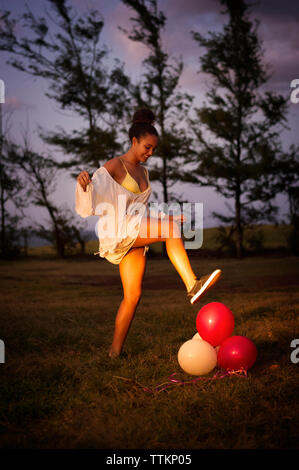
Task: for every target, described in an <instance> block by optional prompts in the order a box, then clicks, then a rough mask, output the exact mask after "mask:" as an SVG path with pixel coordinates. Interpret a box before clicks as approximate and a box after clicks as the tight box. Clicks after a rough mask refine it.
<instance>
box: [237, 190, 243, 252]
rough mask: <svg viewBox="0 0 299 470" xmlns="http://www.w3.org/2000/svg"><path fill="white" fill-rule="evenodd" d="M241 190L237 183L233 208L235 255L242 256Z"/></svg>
mask: <svg viewBox="0 0 299 470" xmlns="http://www.w3.org/2000/svg"><path fill="white" fill-rule="evenodd" d="M240 199H241V191H240V185H239V184H238V185H237V190H236V199H235V209H236V251H237V257H238V258H242V256H243V227H242V221H241V202H240Z"/></svg>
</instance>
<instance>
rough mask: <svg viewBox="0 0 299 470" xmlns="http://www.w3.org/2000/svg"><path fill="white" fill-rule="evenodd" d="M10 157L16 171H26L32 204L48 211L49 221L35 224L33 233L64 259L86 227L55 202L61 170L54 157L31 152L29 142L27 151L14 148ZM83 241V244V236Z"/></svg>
mask: <svg viewBox="0 0 299 470" xmlns="http://www.w3.org/2000/svg"><path fill="white" fill-rule="evenodd" d="M9 158H10V161H11V162H13V163H14V166H15V168H18V170H19V174H20V172H23V173H24V175H25V176H26V187H27V196H28V198H29V200H30V202H31V203H32V204H33V205H35V206H38V207H43V208H45V209H46V211H47V214H48V217H49V218H48V220H47V221H42V223H40V222H36V223H35V227H34V234H35V235H38V236H39V237H41V238H44V239H45V240H47V241H49V242H50V243H51V244H53V245H54V246H55V248H56V251H57V255H58V256H59V257H61V258H63V257H64V256H65V254H66V248H67V247H72V246H74V244H75V243H76V241H80V240H78V233H77V232H78V231H79V232H80V231H82V230H83V224H82V222H81V224H79V225H78V224H77V227H76V226H75V224H74V223H73V219H74V217H73V214H72V213H71V212H70V210H69V209H68V208H67V207H64V206H57V205H55V204H54V203H53V200H52V195H53V193H54V191H55V184H56V183H55V181H56V178H57V174H58V172H59V171H61V170H58V169H57V167H56V165H55V162H54V160H53V158H52V157H51V156H48V157H45V156H43V155H40V154H38V153H36V152H34V151H32V150H31V149H30V148H29V145H28V142H26V141H25V142H24V148H20V147H19V146H17V145H11V146H10V150H9ZM80 239H81V242H80V243H82V240H83V238H82V236H81V237H80ZM81 247H82V244H81ZM83 247H84V246H83Z"/></svg>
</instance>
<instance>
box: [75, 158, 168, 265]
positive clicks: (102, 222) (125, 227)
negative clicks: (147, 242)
mask: <svg viewBox="0 0 299 470" xmlns="http://www.w3.org/2000/svg"><path fill="white" fill-rule="evenodd" d="M151 192H152V189H151V186H150V183H149V180H148V187H147V189H146V190H145V191H143V192H142V193H133V192H131V191H129V190H128V189H126V188H124V187H123V186H122V185H121V184H119V183H117V181H115V180H114V178H113V177H112V176H111V175H110V173H109V172H108V170H107V169H106V168H105V167H103V166H102V167H100V168H99V169H98V170H96V171H95V173H94V174H93V176H92V181H91V183H89V184H88V186H87V188H86V191H85V192H84V191H83V188H82V187H81V185H80V184H79V183H78V182H77V186H76V205H75V210H76V212H77V213H78V214H79V215H80V216H81V217H83V218H86V217H88V216H91V215H94V216H99V219H98V222H97V223H98V225H97V234H98V237H99V252H97V253H94V254H95V255H96V254H99V255H100V256H101V257H102V258H106V259H107V260H108V261H110V262H111V263H113V264H119V263H120V262H121V260H122V259H123V257H124V256H125V254H126V253H127V252H128V251H129V249H130V248H131V247H132V245H133V244H134V242H135V240H136V238H137V236H138V233H139V228H140V224H141V221H142V218H143V217H147V214H148V200H149V197H150V195H151ZM163 216H165V214H164V213H162V217H163ZM147 249H148V246H145V249H144V254H145V253H146V251H147Z"/></svg>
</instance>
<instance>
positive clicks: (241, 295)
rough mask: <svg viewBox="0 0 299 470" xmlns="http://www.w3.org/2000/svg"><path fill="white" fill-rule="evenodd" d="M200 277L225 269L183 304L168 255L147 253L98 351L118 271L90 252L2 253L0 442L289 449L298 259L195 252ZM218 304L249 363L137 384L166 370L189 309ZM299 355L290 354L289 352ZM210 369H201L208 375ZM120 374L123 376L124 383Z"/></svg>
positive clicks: (111, 313) (294, 433)
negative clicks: (135, 293) (246, 349)
mask: <svg viewBox="0 0 299 470" xmlns="http://www.w3.org/2000/svg"><path fill="white" fill-rule="evenodd" d="M192 265H193V268H194V271H195V272H196V273H197V274H198V275H202V274H205V273H207V272H209V271H210V270H211V269H213V268H216V267H220V268H222V269H223V276H222V278H221V280H220V281H219V283H218V284H217V286H216V287H215V288H214V289H213V290H211V291H210V292H209V293H208V294H207V295H206V296H205V297H204V298H203V301H202V303H201V304H199V306H197V307H196V306H191V305H190V304H189V303H188V301H187V299H186V296H185V290H184V286H183V283H182V281H181V280H180V278H179V277H178V275H177V273H176V272H175V270H174V268H173V267H172V265H171V264H170V262H169V261H168V260H167V259H154V258H152V259H151V258H149V259H148V263H147V269H146V274H145V278H144V289H143V296H142V299H141V302H140V304H139V306H138V309H137V313H136V317H135V319H134V322H133V325H132V328H131V330H130V333H129V336H128V338H127V342H126V344H125V349H124V352H125V356H124V357H121V358H117V359H114V360H111V359H109V358H108V355H107V350H108V347H109V345H110V342H111V338H112V333H113V324H114V318H115V314H116V311H117V308H118V306H119V303H120V301H121V298H122V288H121V283H120V279H119V274H118V267H117V266H114V265H111V264H110V263H108V262H107V261H105V260H102V259H99V258H97V257H93V256H91V257H87V258H83V259H80V260H79V259H76V258H73V259H72V258H70V259H66V260H58V259H55V258H53V259H36V258H28V259H23V260H18V261H17V260H16V261H2V262H1V263H0V276H1V315H0V318H1V323H0V326H1V329H0V331H1V334H0V338H1V339H2V340H3V341H4V343H5V354H6V356H5V364H0V370H1V382H0V397H1V398H0V431H1V444H0V445H1V447H2V448H105V449H113V448H122V449H154V448H155V449H157V448H160V449H165V448H167V449H171V448H181V449H211V448H217V449H221V448H222V449H231V448H232V449H239V448H248V449H253V448H267V449H281V448H298V442H299V430H298V422H299V404H298V392H299V363H298V364H294V363H292V362H291V359H290V355H291V352H292V349H291V347H290V343H291V341H292V340H293V339H294V338H299V320H298V302H299V294H298V280H299V266H298V258H295V257H291V256H288V257H287V256H286V257H278V256H277V257H275V256H272V257H262V256H258V257H254V256H252V257H248V258H245V259H243V260H237V259H229V258H223V259H217V258H215V257H213V258H209V257H206V258H203V259H200V258H194V259H192ZM212 301H219V302H223V303H224V304H226V305H227V306H228V307H229V308H230V309H231V310H232V311H233V313H234V316H235V331H234V334H237V335H245V336H248V337H249V338H251V339H252V340H253V341H254V343H255V344H256V346H257V350H258V359H257V361H256V363H255V365H254V366H253V368H252V369H251V370H250V371H249V372H248V376H247V377H243V376H231V377H226V378H223V379H221V380H220V379H219V380H210V381H205V380H202V381H199V382H198V383H194V384H191V385H185V386H173V387H172V388H169V389H168V390H166V391H162V392H161V393H152V394H151V393H148V392H146V391H144V390H143V389H142V388H141V387H140V386H139V384H142V385H144V386H146V387H150V388H153V387H155V385H157V384H161V383H163V382H167V380H168V377H169V375H170V374H172V373H176V374H177V377H178V378H180V379H181V380H184V381H188V380H190V378H192V377H191V376H188V375H187V374H185V373H184V372H183V371H182V370H181V369H180V367H179V365H178V362H177V353H178V350H179V348H180V346H181V345H182V344H183V343H184V342H185V341H187V340H188V339H190V338H191V337H192V336H193V335H194V333H195V332H196V327H195V319H196V314H197V311H198V309H199V307H200V306H202V305H205V304H206V303H208V302H212ZM298 356H299V354H298ZM214 372H215V370H214V371H213V372H212V373H211V374H209V376H208V377H212V376H213V374H214ZM124 379H128V380H124Z"/></svg>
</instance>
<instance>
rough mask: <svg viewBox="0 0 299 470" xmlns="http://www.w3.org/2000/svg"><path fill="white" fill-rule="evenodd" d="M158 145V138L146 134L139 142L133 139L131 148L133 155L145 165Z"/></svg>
mask: <svg viewBox="0 0 299 470" xmlns="http://www.w3.org/2000/svg"><path fill="white" fill-rule="evenodd" d="M157 145H158V138H157V137H156V136H155V135H152V134H146V135H144V136H142V137H140V139H139V140H137V139H136V137H133V141H132V146H133V148H134V151H135V155H136V157H137V158H138V160H139V161H140V163H145V162H146V161H147V159H148V158H149V157H150V156H151V155H152V154H153V153H154V151H155V150H156V148H157Z"/></svg>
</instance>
